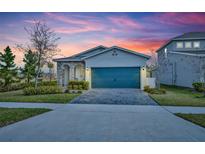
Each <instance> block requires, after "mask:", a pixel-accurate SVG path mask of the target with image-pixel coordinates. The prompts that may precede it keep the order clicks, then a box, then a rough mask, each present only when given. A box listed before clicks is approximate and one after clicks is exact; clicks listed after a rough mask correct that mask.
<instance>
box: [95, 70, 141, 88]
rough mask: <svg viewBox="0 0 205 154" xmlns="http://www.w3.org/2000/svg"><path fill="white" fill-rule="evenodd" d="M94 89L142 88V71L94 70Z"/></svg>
mask: <svg viewBox="0 0 205 154" xmlns="http://www.w3.org/2000/svg"><path fill="white" fill-rule="evenodd" d="M92 88H140V69H139V68H138V67H126V68H124V67H117V68H116V67H112V68H92Z"/></svg>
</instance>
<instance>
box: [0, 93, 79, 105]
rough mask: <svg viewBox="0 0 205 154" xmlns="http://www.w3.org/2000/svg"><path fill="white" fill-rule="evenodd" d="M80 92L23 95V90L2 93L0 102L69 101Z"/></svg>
mask: <svg viewBox="0 0 205 154" xmlns="http://www.w3.org/2000/svg"><path fill="white" fill-rule="evenodd" d="M77 96H79V94H68V93H63V94H48V95H31V96H25V95H23V92H22V90H18V91H10V92H4V93H0V102H34V103H35V102H38V103H68V102H70V101H71V100H72V99H74V98H75V97H77Z"/></svg>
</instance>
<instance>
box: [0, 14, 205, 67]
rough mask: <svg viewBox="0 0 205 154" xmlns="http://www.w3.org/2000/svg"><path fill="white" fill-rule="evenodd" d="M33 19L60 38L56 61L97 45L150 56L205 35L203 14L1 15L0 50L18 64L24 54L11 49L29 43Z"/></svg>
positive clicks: (204, 17) (204, 16)
mask: <svg viewBox="0 0 205 154" xmlns="http://www.w3.org/2000/svg"><path fill="white" fill-rule="evenodd" d="M34 19H35V20H44V21H45V22H46V23H47V25H48V26H49V27H50V28H51V29H53V30H54V31H55V32H56V33H57V35H58V36H59V37H61V39H60V40H59V48H60V49H61V52H60V53H59V54H60V55H59V56H58V57H64V56H70V55H72V54H75V53H79V52H81V51H83V50H86V49H88V48H92V47H95V46H97V45H104V46H108V47H109V46H113V45H118V46H121V47H125V48H128V49H132V50H135V51H138V52H141V53H145V54H149V51H150V50H156V49H157V48H159V47H160V46H161V45H162V44H163V43H164V42H166V41H167V40H169V39H171V38H172V37H175V36H177V35H180V34H183V33H185V32H192V31H205V13H0V21H1V26H0V50H1V51H2V50H3V49H4V48H5V47H6V46H7V45H9V46H11V47H12V49H13V51H14V52H15V54H16V57H17V58H16V62H17V63H18V64H21V63H22V58H23V54H22V53H20V52H19V51H18V50H16V49H15V48H14V47H15V46H16V44H25V43H28V35H27V33H26V32H25V30H24V27H27V26H29V25H30V24H32V23H33V20H34Z"/></svg>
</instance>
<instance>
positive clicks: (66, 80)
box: [63, 67, 69, 87]
mask: <svg viewBox="0 0 205 154" xmlns="http://www.w3.org/2000/svg"><path fill="white" fill-rule="evenodd" d="M68 69H69V68H68V67H66V68H64V73H63V74H64V87H67V86H68V77H69V76H68V75H69V74H68V73H69V70H68Z"/></svg>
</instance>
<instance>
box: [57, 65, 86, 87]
mask: <svg viewBox="0 0 205 154" xmlns="http://www.w3.org/2000/svg"><path fill="white" fill-rule="evenodd" d="M57 67H58V69H57V70H58V72H57V74H58V75H57V76H58V83H59V85H60V86H62V87H67V86H68V81H69V80H77V81H82V80H85V64H84V63H83V62H67V63H62V64H60V65H58V66H57Z"/></svg>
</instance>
